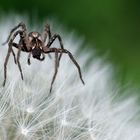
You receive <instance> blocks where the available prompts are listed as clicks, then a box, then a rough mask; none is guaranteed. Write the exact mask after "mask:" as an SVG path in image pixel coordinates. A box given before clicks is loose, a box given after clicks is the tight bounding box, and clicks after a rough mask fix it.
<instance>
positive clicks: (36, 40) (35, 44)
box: [28, 32, 45, 61]
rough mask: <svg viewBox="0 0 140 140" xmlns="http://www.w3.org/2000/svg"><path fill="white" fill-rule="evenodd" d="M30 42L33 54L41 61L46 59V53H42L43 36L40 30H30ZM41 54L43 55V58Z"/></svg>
mask: <svg viewBox="0 0 140 140" xmlns="http://www.w3.org/2000/svg"><path fill="white" fill-rule="evenodd" d="M28 39H29V43H30V45H31V47H32V56H33V58H36V59H38V60H40V61H42V60H44V58H45V57H44V55H43V53H42V44H43V43H42V42H43V41H42V37H41V35H40V34H39V33H38V32H30V33H29V35H28ZM41 54H42V55H43V57H42V58H41Z"/></svg>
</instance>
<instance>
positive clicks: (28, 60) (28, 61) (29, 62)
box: [27, 52, 32, 65]
mask: <svg viewBox="0 0 140 140" xmlns="http://www.w3.org/2000/svg"><path fill="white" fill-rule="evenodd" d="M31 54H32V52H29V55H28V59H27V63H28V65H30V64H31V61H30V58H31Z"/></svg>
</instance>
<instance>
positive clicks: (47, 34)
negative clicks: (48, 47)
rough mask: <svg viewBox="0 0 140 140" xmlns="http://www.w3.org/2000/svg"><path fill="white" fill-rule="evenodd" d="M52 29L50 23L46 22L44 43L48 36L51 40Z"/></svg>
mask: <svg viewBox="0 0 140 140" xmlns="http://www.w3.org/2000/svg"><path fill="white" fill-rule="evenodd" d="M51 36H52V35H51V31H50V25H49V24H46V25H45V30H44V33H43V41H44V43H45V42H46V39H47V37H49V40H50V38H51Z"/></svg>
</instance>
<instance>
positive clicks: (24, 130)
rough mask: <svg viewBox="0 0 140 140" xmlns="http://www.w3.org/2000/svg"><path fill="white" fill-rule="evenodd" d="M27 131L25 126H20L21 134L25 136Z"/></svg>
mask: <svg viewBox="0 0 140 140" xmlns="http://www.w3.org/2000/svg"><path fill="white" fill-rule="evenodd" d="M28 132H29V131H28V129H27V128H21V134H23V135H25V136H27V134H28Z"/></svg>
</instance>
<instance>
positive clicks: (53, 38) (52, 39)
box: [47, 34, 64, 66]
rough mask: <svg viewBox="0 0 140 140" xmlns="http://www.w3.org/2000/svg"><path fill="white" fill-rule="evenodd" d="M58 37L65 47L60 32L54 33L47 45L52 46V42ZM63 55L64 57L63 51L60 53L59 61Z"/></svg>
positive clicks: (62, 47)
mask: <svg viewBox="0 0 140 140" xmlns="http://www.w3.org/2000/svg"><path fill="white" fill-rule="evenodd" d="M56 39H58V41H59V43H60V47H61V49H64V46H63V42H62V39H61V36H60V35H59V34H54V35H53V36H52V37H51V38H50V40H49V42H48V44H47V47H48V48H50V46H51V45H52V43H53V42H54V41H55V40H56ZM61 57H62V53H60V55H59V58H58V62H60V59H61ZM58 66H59V64H58Z"/></svg>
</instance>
